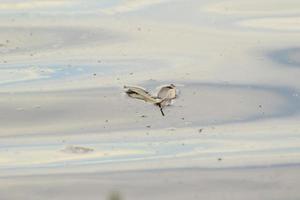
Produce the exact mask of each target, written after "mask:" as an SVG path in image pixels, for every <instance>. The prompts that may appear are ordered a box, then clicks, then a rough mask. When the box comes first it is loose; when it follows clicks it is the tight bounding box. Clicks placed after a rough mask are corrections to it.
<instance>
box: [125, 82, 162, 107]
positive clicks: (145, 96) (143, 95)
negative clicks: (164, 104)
mask: <svg viewBox="0 0 300 200" xmlns="http://www.w3.org/2000/svg"><path fill="white" fill-rule="evenodd" d="M124 88H125V89H127V90H126V91H125V92H126V94H127V95H128V96H129V97H131V98H135V99H140V100H144V101H145V102H148V103H158V102H159V101H158V99H156V98H154V97H152V96H151V95H150V94H149V92H148V91H146V90H144V89H143V88H140V87H131V86H124Z"/></svg>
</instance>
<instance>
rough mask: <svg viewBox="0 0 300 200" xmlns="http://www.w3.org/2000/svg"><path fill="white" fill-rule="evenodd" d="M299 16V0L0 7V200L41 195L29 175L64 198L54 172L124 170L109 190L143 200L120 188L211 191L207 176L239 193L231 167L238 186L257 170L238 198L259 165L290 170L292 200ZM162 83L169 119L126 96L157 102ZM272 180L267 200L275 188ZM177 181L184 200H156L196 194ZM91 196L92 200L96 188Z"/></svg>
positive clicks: (299, 87) (298, 136) (127, 0)
mask: <svg viewBox="0 0 300 200" xmlns="http://www.w3.org/2000/svg"><path fill="white" fill-rule="evenodd" d="M299 13H300V3H299V1H296V0H288V1H284V2H283V1H279V0H268V1H263V2H262V1H251V2H241V1H238V0H226V1H218V0H214V1H208V0H201V1H196V0H188V1H180V0H157V1H150V0H149V1H148V0H140V1H133V0H114V1H88V2H87V1H83V0H76V1H69V0H64V1H56V0H49V1H37V0H26V1H0V53H1V58H0V112H1V116H0V177H3V178H4V177H6V179H9V180H10V182H9V183H10V185H9V186H5V185H3V184H0V188H2V189H4V188H5V189H6V192H5V193H2V192H0V196H2V197H4V198H5V199H18V196H15V195H13V194H14V193H15V191H18V190H19V189H18V188H19V187H21V186H20V185H23V186H26V187H27V188H28V190H29V191H32V192H31V193H30V195H32V196H34V197H32V198H31V199H39V195H38V194H37V192H36V191H37V189H38V187H37V186H35V185H32V184H28V183H27V182H28V181H29V180H31V179H37V180H39V181H44V182H45V183H46V185H48V186H49V187H51V188H52V189H53V191H58V190H59V191H60V192H61V195H62V196H61V197H62V198H61V199H73V198H74V197H72V195H71V196H70V194H71V191H69V190H66V189H64V190H60V189H59V188H58V187H59V186H55V185H54V184H55V183H54V182H53V180H52V179H53V178H55V177H56V176H58V174H59V175H64V176H65V177H70V175H69V174H75V175H76V177H77V176H80V177H81V176H82V177H85V178H84V179H89V177H90V174H91V173H92V174H95V176H97V174H98V176H99V177H102V176H103V173H107V172H110V173H111V175H108V176H111V177H113V176H115V174H114V173H115V172H124V173H125V174H128V173H129V172H128V171H130V172H131V173H132V174H130V175H124V174H123V175H120V178H119V179H118V178H116V179H113V181H111V182H107V184H108V186H107V187H105V190H106V191H107V192H109V191H110V190H120V191H121V192H122V187H124V192H125V193H127V194H128V196H127V197H128V198H127V199H129V198H131V199H137V196H139V195H142V194H144V195H146V196H148V197H149V194H150V192H149V193H148V192H145V193H143V189H141V188H140V189H139V190H137V192H134V191H135V190H134V186H135V185H134V183H133V184H132V185H130V186H128V187H125V186H124V185H123V184H120V183H121V182H122V181H123V180H125V181H128V180H127V179H132V177H135V176H138V177H139V176H141V174H143V173H148V172H149V171H151V173H153V174H155V173H154V172H152V170H154V171H155V170H157V171H156V172H157V173H161V172H164V173H168V172H170V173H171V174H173V176H174V177H175V178H174V177H172V178H170V181H171V182H172V184H173V185H172V184H171V185H170V187H169V188H168V187H164V190H170V191H172V190H176V188H177V187H178V186H177V185H176V184H177V182H176V177H180V179H183V180H187V179H190V177H191V176H192V175H191V174H194V175H195V176H200V177H203V178H205V180H206V179H208V181H211V183H212V184H211V185H210V188H213V187H214V185H215V184H216V180H215V179H210V178H209V176H206V175H205V170H211V172H212V173H213V172H216V173H218V175H219V176H220V178H221V179H222V177H223V178H224V180H223V182H222V183H219V184H220V187H222V186H224V185H226V183H228V184H229V185H232V186H234V185H235V183H233V182H232V180H231V179H230V180H229V178H228V174H230V176H233V179H235V177H238V176H239V175H240V174H239V172H237V173H235V169H237V168H238V169H242V170H246V171H243V173H242V176H243V177H245V180H249V179H250V178H249V176H248V175H247V173H248V171H247V170H249V171H251V172H250V173H254V174H255V181H254V182H255V183H253V182H251V184H249V185H248V186H245V187H244V188H240V190H239V193H238V194H237V196H236V198H238V199H241V198H239V197H240V196H239V195H240V194H247V195H244V196H245V197H244V199H247V197H250V196H251V195H249V193H251V191H252V189H253V188H255V187H256V186H257V184H260V183H261V184H263V183H264V180H263V179H260V176H261V174H263V173H264V172H265V171H266V169H267V171H268V172H267V173H268V174H271V175H270V177H272V176H273V174H274V173H283V172H282V171H284V169H288V172H289V173H285V174H282V177H280V178H278V181H279V184H282V187H287V188H289V190H287V193H286V195H287V196H286V197H291V198H292V197H295V198H296V197H299V193H298V192H297V190H296V189H294V187H293V186H291V185H292V183H293V182H286V181H284V180H285V178H286V177H291V176H292V174H294V173H295V171H297V170H299V165H298V163H299V162H300V148H299V147H300V126H299V119H300V113H299V112H300V96H299V95H300V79H299V76H300V53H299V52H300V50H299V49H300V46H299V45H298V44H299V42H300V38H299V31H300V30H299V24H300V15H299ZM170 83H174V84H175V85H176V86H177V88H178V90H179V91H180V94H179V97H178V99H176V101H175V102H174V104H173V105H172V106H170V107H167V108H166V109H165V113H166V116H165V117H162V116H161V114H160V112H159V109H158V108H156V107H154V106H152V105H148V104H145V103H143V102H141V101H137V100H134V99H129V98H127V97H126V96H125V94H124V91H123V86H124V85H139V86H142V87H144V88H147V89H149V90H150V91H151V92H152V93H155V92H156V91H157V87H159V86H161V85H164V84H170ZM70 149H71V150H70ZM74 149H75V150H74ZM192 168H193V169H196V171H194V170H192ZM180 169H184V170H186V171H187V174H188V175H186V176H185V175H184V174H182V171H181V170H180ZM197 170H199V171H197ZM218 170H221V171H218ZM276 170H277V171H279V172H277V171H276ZM24 176H25V177H26V178H24ZM127 176H129V178H128V177H127ZM148 176H149V178H151V177H152V176H154V175H148ZM12 177H14V178H12ZM21 177H23V178H21ZM82 177H81V178H82ZM126 177H127V178H126ZM81 178H76V181H77V182H78V183H79V184H80V183H81V184H87V183H86V182H85V181H82V179H81ZM156 179H158V181H162V182H164V181H165V179H168V176H166V177H161V179H159V177H156ZM270 179H271V178H270ZM2 180H4V179H2ZM91 181H92V180H91ZM294 181H295V182H297V181H299V177H295V180H294ZM242 182H243V181H242ZM269 182H270V184H269V186H270V187H269V189H268V191H262V192H261V195H262V196H264V197H266V198H264V199H274V198H273V197H274V196H276V194H277V193H276V192H275V191H278V187H277V186H274V187H272V186H271V185H272V184H274V182H276V181H274V180H273V179H272V180H270V181H269ZM183 183H185V184H186V185H184V186H183V187H182V188H183V191H182V193H181V194H182V195H181V196H180V195H179V194H180V193H179V194H177V195H176V194H175V193H167V194H166V195H165V196H164V195H159V196H156V198H159V199H174V198H175V197H179V196H180V197H182V198H184V197H185V198H192V197H193V198H197V197H199V194H197V195H198V196H197V195H196V193H195V189H193V187H187V185H190V184H194V185H201V184H202V182H201V181H199V180H195V179H193V180H192V181H190V182H189V181H183ZM19 184H20V185H19ZM59 184H63V183H59ZM59 184H58V185H59ZM89 184H91V185H93V184H94V182H93V183H89ZM89 184H88V185H89ZM136 184H141V185H143V186H144V187H145V188H147V187H149V186H150V185H149V184H147V182H146V181H144V182H143V183H142V182H138V183H136ZM161 184H162V183H161V182H159V183H157V184H156V186H157V187H161ZM114 185H117V186H114ZM216 185H218V184H216ZM296 185H297V184H296ZM48 186H47V187H48ZM75 188H77V186H74V189H75ZM28 190H25V189H24V190H22V192H28ZM91 191H92V192H91V193H92V195H91V196H89V198H90V199H98V196H97V194H98V193H97V192H95V191H96V188H94V185H93V187H92V189H91ZM103 191H104V189H103ZM149 191H153V192H154V191H155V190H154V189H153V190H152V189H150V190H149ZM210 191H211V190H210ZM217 191H218V190H217ZM288 191H289V192H288ZM219 192H223V193H226V191H221V190H220V191H219ZM1 193H2V194H1ZM194 193H195V195H194V196H193V195H192V194H194ZM204 194H205V195H203V196H202V197H203V198H207V197H208V196H210V195H212V194H211V193H210V192H207V193H204ZM226 194H227V195H229V196H230V194H229V190H228V193H226ZM35 195H36V196H35ZM103 195H104V194H103ZM103 195H102V196H101V195H100V197H99V198H102V199H104V198H105V196H103ZM178 195H179V196H178ZM42 196H43V195H42ZM246 196H247V197H246ZM283 196H284V195H283ZM64 197H65V198H64ZM125 197H126V195H125ZM150 197H151V195H150ZM219 197H220V196H215V198H214V199H216V198H219ZM254 197H255V195H254ZM47 198H48V199H51V194H48V193H44V196H43V199H47ZM153 198H154V196H153ZM153 198H152V199H153ZM156 198H155V199H156ZM58 199H59V198H58ZM145 199H147V198H145ZM149 199H150V198H149ZM231 199H232V198H231ZM233 199H234V198H233Z"/></svg>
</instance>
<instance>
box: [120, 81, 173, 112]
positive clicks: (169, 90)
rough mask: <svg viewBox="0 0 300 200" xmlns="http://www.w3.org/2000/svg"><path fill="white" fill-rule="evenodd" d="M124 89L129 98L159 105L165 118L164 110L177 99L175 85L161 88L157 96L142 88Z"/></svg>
mask: <svg viewBox="0 0 300 200" xmlns="http://www.w3.org/2000/svg"><path fill="white" fill-rule="evenodd" d="M124 88H125V89H127V90H126V94H127V95H128V96H129V97H131V98H135V99H140V100H144V101H145V102H148V103H152V104H154V105H157V106H158V107H159V108H160V112H161V114H162V115H163V116H165V114H164V112H163V108H164V107H165V106H168V105H170V104H171V102H172V100H173V99H175V98H176V97H177V94H176V86H175V85H173V84H170V85H167V86H163V87H161V88H160V90H159V91H158V93H157V96H152V95H151V94H150V93H149V92H148V91H146V90H145V89H143V88H141V87H131V86H124Z"/></svg>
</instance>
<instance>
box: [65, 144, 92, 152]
mask: <svg viewBox="0 0 300 200" xmlns="http://www.w3.org/2000/svg"><path fill="white" fill-rule="evenodd" d="M61 151H62V152H65V153H73V154H85V153H90V152H92V151H94V149H91V148H87V147H80V146H73V145H68V146H66V147H65V148H64V149H62V150H61Z"/></svg>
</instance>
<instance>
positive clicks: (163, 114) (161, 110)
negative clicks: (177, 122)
mask: <svg viewBox="0 0 300 200" xmlns="http://www.w3.org/2000/svg"><path fill="white" fill-rule="evenodd" d="M158 107H159V109H160V112H161V114H162V116H165V113H164V111H163V108H162V107H161V105H160V104H158Z"/></svg>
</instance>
